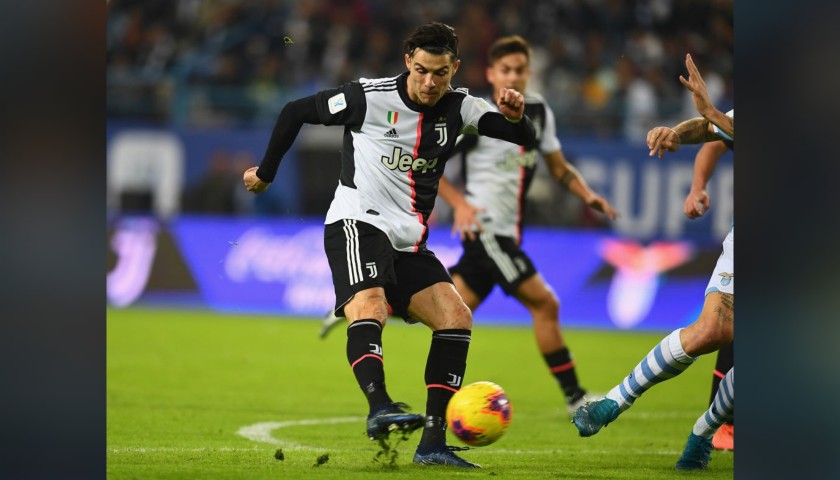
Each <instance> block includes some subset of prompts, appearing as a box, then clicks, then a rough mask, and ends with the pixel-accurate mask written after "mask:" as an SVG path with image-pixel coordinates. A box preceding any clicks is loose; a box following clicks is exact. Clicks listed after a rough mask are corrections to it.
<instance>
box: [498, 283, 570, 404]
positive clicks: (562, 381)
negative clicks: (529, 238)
mask: <svg viewBox="0 0 840 480" xmlns="http://www.w3.org/2000/svg"><path fill="white" fill-rule="evenodd" d="M515 296H516V299H517V300H519V302H520V303H522V305H524V306H525V308H527V309H528V311H529V312H530V313H531V318H532V320H533V322H534V336H535V337H536V340H537V348H539V350H540V353H541V354H542V356H543V359H545V362H546V364H547V365H548V368H549V370H550V371H551V373H552V375H554V378H555V379H556V380H557V383H558V384H559V385H560V388H561V389H562V390H563V394H564V395H565V396H566V406H567V409H568V411H569V414H570V415H572V414H574V412H575V410H577V409H578V407H581V406H583V404H584V403H585V399H584V396H585V395H586V390H584V389H583V388H581V386H580V384H579V383H578V378H577V373H576V372H575V362H574V360H573V359H572V355H571V353H570V352H569V348H568V347H567V346H566V342H565V340H564V339H563V333H562V331H561V329H560V301H559V300H558V299H557V295H555V294H554V291H553V290H552V288H551V287H550V286H549V285H548V284H547V283H546V282H545V280H544V279H543V278H542V275H540V274H539V273H536V274H534V275H531V276H530V277H528V278H527V279H526V280H524V281H523V282H522V283H520V284H519V285H518V286H517V287H516V290H515Z"/></svg>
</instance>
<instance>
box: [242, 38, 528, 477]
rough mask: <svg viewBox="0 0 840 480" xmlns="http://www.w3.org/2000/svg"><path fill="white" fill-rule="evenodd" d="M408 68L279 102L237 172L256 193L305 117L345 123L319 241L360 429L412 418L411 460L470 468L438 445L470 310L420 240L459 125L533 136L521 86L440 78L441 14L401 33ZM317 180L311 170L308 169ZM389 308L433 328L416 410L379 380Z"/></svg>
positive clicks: (450, 60)
mask: <svg viewBox="0 0 840 480" xmlns="http://www.w3.org/2000/svg"><path fill="white" fill-rule="evenodd" d="M403 50H404V60H405V66H406V68H407V69H408V71H407V72H405V73H403V74H401V75H398V76H395V77H390V78H380V79H366V78H362V79H360V80H359V81H355V82H349V83H346V84H344V85H342V86H340V87H338V88H335V89H330V90H324V91H321V92H319V93H316V94H315V95H312V96H310V97H305V98H302V99H299V100H295V101H292V102H290V103H288V104H287V105H286V106H285V108H284V109H283V111H282V112H281V113H280V117H279V118H278V119H277V124H276V126H275V127H274V131H273V132H272V134H271V139H270V140H269V144H268V148H267V150H266V153H265V156H264V157H263V160H262V162H261V164H260V166H259V167H252V168H250V169H248V170H247V171H246V172H245V174H244V181H245V186H246V188H248V190H250V191H252V192H255V193H260V192H262V191H264V190H265V189H266V188H267V187H268V186H269V184H270V183H271V181H272V180H274V177H275V174H276V172H277V168H278V166H279V164H280V160H281V159H282V157H283V155H284V154H285V153H286V151H288V149H289V147H290V146H291V145H292V143H293V142H294V140H295V138H296V136H297V134H298V131H299V130H300V128H301V126H302V125H303V124H304V123H309V124H320V125H344V146H343V149H342V152H341V174H340V177H339V181H338V186H337V187H336V191H335V197H334V198H333V201H332V204H331V205H330V208H329V211H328V212H327V217H326V220H325V224H326V226H325V229H324V248H325V251H326V254H327V259H328V261H329V265H330V270H331V271H332V276H333V285H334V287H335V294H336V304H335V314H336V315H337V316H339V317H346V318H347V320H348V322H349V326H348V328H347V359H348V362H349V363H350V366H351V368H352V370H353V373H354V375H355V377H356V380H357V381H358V383H359V386H360V387H361V389H362V391H363V392H364V394H365V396H366V398H367V401H368V404H369V414H368V421H367V433H368V436H369V437H370V438H371V439H372V440H378V441H379V442H380V444H382V445H383V447H387V445H386V444H385V443H384V442H386V441H387V440H388V438H389V434H390V433H394V432H396V433H408V432H411V431H413V430H415V429H417V428H419V427H420V426H423V427H424V429H423V435H422V437H421V439H420V444H419V445H418V447H417V451H416V452H415V456H414V462H416V463H420V464H424V465H454V466H459V467H467V468H474V467H478V465H476V464H474V463H471V462H468V461H466V460H464V459H462V458H460V457H458V456H457V455H455V454H454V453H453V451H452V450H453V449H454V448H455V447H448V446H447V445H446V430H445V429H446V420H445V414H446V405H447V403H448V401H449V399H450V398H451V397H452V395H453V394H454V392H456V391H457V390H458V389H459V388H460V387H461V382H462V380H463V377H464V372H465V370H466V361H467V352H468V349H469V344H470V338H471V329H472V314H471V312H470V309H469V308H467V306H466V305H465V304H464V302H463V300H462V299H461V297H460V296H459V295H458V292H457V291H456V290H455V287H454V286H453V284H452V279H451V277H450V276H449V273H448V272H447V270H446V268H445V267H444V266H443V265H442V264H441V263H440V261H439V260H438V259H437V258H436V257H435V255H434V253H432V252H431V251H430V250H429V249H428V248H427V246H426V238H427V235H428V227H427V222H428V218H429V215H430V214H431V212H432V208H433V207H434V202H435V197H436V196H437V187H438V181H439V179H440V177H441V176H442V174H443V170H444V164H445V161H446V160H445V159H446V158H447V157H448V156H449V154H450V153H451V151H452V150H453V148H454V147H455V141H456V139H457V137H458V136H459V135H460V134H462V133H477V134H479V135H488V136H492V137H495V138H501V139H504V140H506V141H509V142H513V143H517V144H520V145H523V144H524V145H527V144H531V143H533V142H534V138H535V132H534V127H533V125H532V123H531V121H530V119H528V117H527V116H526V115H525V113H524V112H525V103H524V99H523V96H522V94H521V93H519V92H517V91H516V90H513V89H506V90H504V91H503V92H501V94H500V96H499V98H498V101H497V107H498V109H499V111H498V112H495V111H492V109H491V107H490V105H488V104H487V102H486V101H484V100H482V99H480V98H476V97H473V96H471V95H469V94H468V93H467V92H466V91H465V90H462V89H453V88H452V87H451V86H450V82H451V80H452V77H453V75H455V72H456V71H457V70H458V67H459V65H460V60H459V59H458V37H457V36H456V35H455V32H454V30H453V29H452V28H451V27H449V26H447V25H444V24H442V23H437V22H433V23H429V24H426V25H423V26H421V27H418V28H417V29H416V30H415V31H414V32H413V33H412V34H411V35H410V36H409V37H408V38H407V39H406V40H405V42H404V44H403ZM319 180H320V179H319ZM389 308H391V309H392V310H393V313H394V314H395V315H399V316H402V317H403V318H405V319H406V321H408V322H410V323H414V322H421V323H423V324H425V325H426V326H428V327H429V328H430V329H431V330H432V342H431V347H430V349H429V355H428V359H427V361H426V371H425V381H426V389H427V401H426V412H425V415H422V414H417V413H412V412H410V411H408V408H407V406H406V405H405V404H402V403H399V402H393V401H392V400H391V397H390V396H389V395H388V392H387V391H386V389H385V373H384V368H383V348H382V329H383V328H384V326H385V323H386V319H387V316H388V311H389Z"/></svg>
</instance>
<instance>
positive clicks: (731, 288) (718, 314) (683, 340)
mask: <svg viewBox="0 0 840 480" xmlns="http://www.w3.org/2000/svg"><path fill="white" fill-rule="evenodd" d="M734 247H735V228H734V226H733V228H732V229H731V230H730V231H729V234H728V235H727V236H726V238H725V239H724V241H723V252H722V253H721V255H720V257H719V258H718V261H717V264H716V265H715V270H714V272H713V273H712V277H711V279H710V280H709V284H708V285H707V287H706V298H705V300H704V302H703V309H702V311H701V312H700V316H699V317H698V319H697V320H696V321H695V322H694V323H693V324H691V325H689V326H688V327H686V328H681V329H677V330H674V331H673V332H671V334H669V335H668V336H667V337H665V338H664V339H663V340H662V342H661V343H660V344H659V345H657V346H656V347H654V348H653V350H651V351H650V353H648V354H647V356H645V358H643V359H642V361H641V362H639V364H638V365H636V368H634V369H633V370H632V371H631V372H630V375H628V376H627V378H625V379H624V381H623V382H621V383H620V384H618V385H616V386H615V387H614V388H613V389H612V390H610V391H609V392H608V393H607V396H606V397H605V398H603V399H602V400H598V401H597V402H591V403H588V404H586V405H584V406H583V407H581V408H579V409H578V410H577V411H576V412H575V415H574V418H573V422H574V424H575V426H576V427H577V429H578V431H579V432H580V435H581V436H582V437H588V436H590V435H595V434H596V433H598V431H600V430H601V428H602V427H604V426H606V425H607V424H609V423H610V422H612V421H613V420H615V419H616V418H617V417H618V415H619V414H620V413H621V412H623V411H624V410H626V409H628V408H630V406H631V405H633V402H635V401H636V399H637V398H639V397H640V396H641V395H642V394H643V393H644V392H645V391H647V390H648V389H649V388H650V387H652V386H653V385H656V384H657V383H659V382H662V381H665V380H668V379H670V378H673V377H675V376H677V375H679V374H680V373H682V372H683V371H684V370H685V369H686V368H688V367H689V366H690V365H691V364H692V363H694V359H695V358H696V357H697V356H699V355H703V354H706V353H709V352H713V351H715V350H717V349H719V348H720V347H722V346H724V345H726V344H729V343H731V342H732V339H733V335H734V325H735V323H734V322H735V281H734V279H735V269H734V263H735V262H734V258H735V257H734Z"/></svg>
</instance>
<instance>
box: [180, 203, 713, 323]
mask: <svg viewBox="0 0 840 480" xmlns="http://www.w3.org/2000/svg"><path fill="white" fill-rule="evenodd" d="M168 228H169V231H170V233H171V235H172V236H173V238H174V241H175V243H176V244H177V245H178V249H179V250H180V252H181V254H182V256H183V258H184V261H185V263H186V265H187V267H188V268H189V270H190V271H191V272H192V276H193V278H194V279H195V282H196V283H197V285H198V289H199V291H200V292H201V296H202V298H203V299H204V301H205V302H206V303H207V305H208V306H210V307H212V308H214V309H218V310H222V311H239V312H262V313H276V314H283V315H316V316H317V315H323V314H325V313H326V312H327V311H328V310H329V309H331V308H332V307H333V305H334V301H335V298H334V293H333V287H332V279H331V275H330V270H329V266H328V264H327V259H326V256H325V255H324V251H323V225H322V224H321V222H320V221H318V220H317V219H299V218H275V219H254V218H251V219H236V218H225V217H180V218H178V219H176V220H174V221H173V222H171V223H170V224H169V226H168ZM429 247H430V248H431V249H432V250H433V251H434V252H435V254H436V255H437V256H438V257H439V258H440V260H441V262H442V263H443V264H444V265H445V266H450V265H452V264H454V263H455V262H456V261H457V259H458V257H459V256H460V253H461V246H460V242H459V241H458V240H457V239H453V238H451V236H450V232H449V230H448V229H447V228H433V229H432V231H431V233H430V242H429ZM523 248H524V249H525V251H526V252H528V253H529V254H530V255H531V257H532V259H533V260H534V262H535V264H536V265H537V268H538V270H539V271H540V273H541V274H542V276H543V277H544V278H545V280H546V281H547V282H548V284H550V285H551V286H552V287H553V288H554V290H555V292H556V293H557V295H558V297H559V298H560V299H561V305H562V306H561V319H562V322H563V324H564V325H572V326H576V327H594V328H620V329H648V330H650V329H654V330H669V329H673V328H677V327H679V326H684V325H687V324H689V323H691V322H692V321H693V320H694V318H695V317H696V315H697V314H698V312H699V310H700V307H701V305H702V302H703V292H704V290H705V287H706V284H707V282H708V280H709V277H710V275H711V272H712V269H713V267H714V263H715V260H716V259H717V256H718V255H719V253H720V250H719V248H718V249H717V250H713V249H709V250H708V251H706V250H697V249H696V248H695V247H693V246H692V244H690V243H688V242H684V241H660V242H654V243H650V244H641V243H637V242H635V241H631V240H627V239H622V238H619V237H617V236H615V235H613V234H609V233H603V232H601V231H584V230H557V229H547V228H532V229H530V230H528V231H526V233H525V238H524V243H523ZM475 319H476V321H477V322H504V323H520V322H521V323H525V324H530V322H531V319H530V315H529V314H528V312H527V310H526V309H525V308H524V307H522V306H521V305H520V304H519V303H518V302H517V301H516V300H514V299H512V298H509V297H506V296H505V295H504V294H503V292H501V290H500V289H498V288H497V289H495V290H494V291H493V293H492V294H491V295H490V297H488V299H487V300H486V301H485V303H484V304H483V305H482V306H481V307H480V308H479V309H478V310H477V311H476V312H475Z"/></svg>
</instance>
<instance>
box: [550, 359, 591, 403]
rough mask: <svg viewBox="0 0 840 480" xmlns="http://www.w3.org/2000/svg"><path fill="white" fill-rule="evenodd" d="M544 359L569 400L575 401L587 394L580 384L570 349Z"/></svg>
mask: <svg viewBox="0 0 840 480" xmlns="http://www.w3.org/2000/svg"><path fill="white" fill-rule="evenodd" d="M543 358H544V359H545V363H546V364H548V369H549V370H551V374H552V375H554V378H556V379H557V383H559V384H560V388H562V389H563V394H564V395H566V399H567V400H569V401H575V400H577V399H578V398H580V397H582V396H583V395H584V394H585V393H586V392H585V391H584V390H583V389H582V388H580V385H579V384H578V378H577V373H575V361H574V360H572V355H571V353H569V349H568V348H566V347H563V348H562V349H560V350H557V351H556V352H551V353H546V354H544V355H543Z"/></svg>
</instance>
